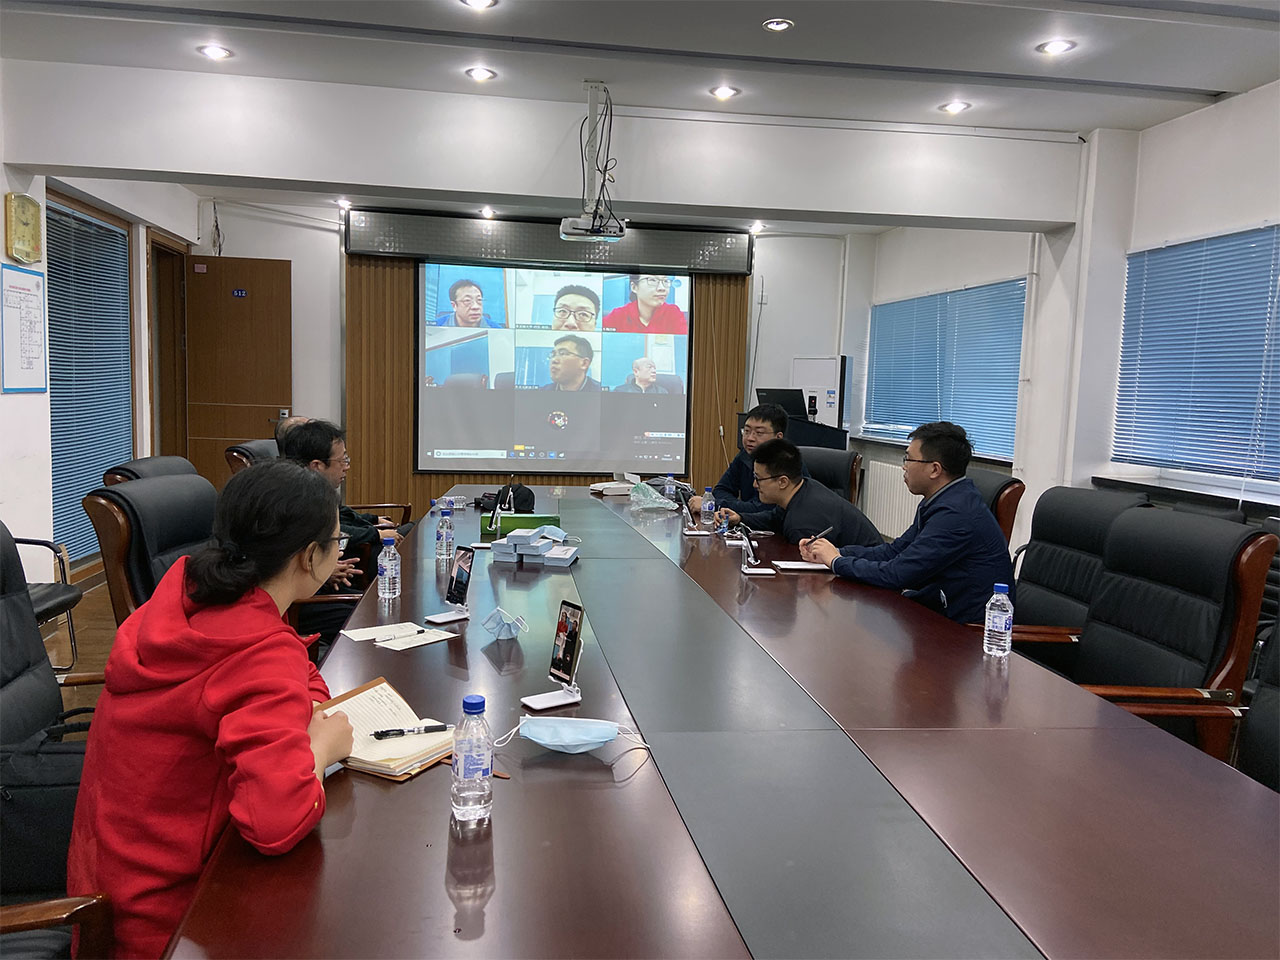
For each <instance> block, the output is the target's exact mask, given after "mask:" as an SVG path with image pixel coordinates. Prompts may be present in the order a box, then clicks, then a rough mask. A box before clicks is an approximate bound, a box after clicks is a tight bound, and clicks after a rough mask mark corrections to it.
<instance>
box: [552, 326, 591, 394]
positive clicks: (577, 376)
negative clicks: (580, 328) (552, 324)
mask: <svg viewBox="0 0 1280 960" xmlns="http://www.w3.org/2000/svg"><path fill="white" fill-rule="evenodd" d="M595 355H596V352H595V350H594V349H592V347H591V342H590V341H589V340H588V339H587V338H586V337H578V336H575V335H574V334H572V333H569V334H565V335H564V336H563V337H560V338H559V339H558V340H556V342H555V348H554V349H553V350H552V351H551V382H550V383H544V384H543V385H542V386H541V387H540V388H539V389H542V390H570V391H577V390H584V391H586V392H588V393H592V392H594V393H599V392H600V381H599V380H593V379H592V378H591V377H589V376H587V371H588V370H590V369H591V361H592V360H593V359H594V358H595Z"/></svg>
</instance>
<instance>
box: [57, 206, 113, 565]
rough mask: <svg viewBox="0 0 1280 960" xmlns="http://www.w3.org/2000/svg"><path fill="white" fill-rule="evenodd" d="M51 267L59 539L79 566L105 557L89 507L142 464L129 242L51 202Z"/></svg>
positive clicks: (82, 216)
mask: <svg viewBox="0 0 1280 960" xmlns="http://www.w3.org/2000/svg"><path fill="white" fill-rule="evenodd" d="M48 265H49V405H50V416H51V430H52V440H53V536H54V539H55V540H56V541H58V542H59V543H62V544H65V545H66V548H67V552H68V553H69V554H70V556H71V559H72V560H78V559H80V558H82V557H86V556H89V555H90V554H93V553H96V552H97V550H98V540H97V537H96V536H95V534H94V532H93V526H92V524H90V523H89V518H88V516H87V515H86V514H85V512H84V508H83V507H82V506H81V504H80V501H81V500H82V499H84V495H85V494H86V493H88V492H89V491H90V490H92V489H94V488H95V487H98V486H101V484H102V474H103V472H104V471H105V470H106V469H107V468H109V467H113V466H115V465H116V464H119V463H124V462H125V461H127V460H131V459H133V410H132V403H131V398H130V392H131V383H132V369H131V363H130V354H129V241H128V237H127V236H126V234H125V232H124V231H123V230H121V229H119V228H118V227H114V226H112V225H110V224H105V223H101V222H99V221H97V220H94V219H92V218H90V217H87V216H85V215H84V214H81V213H78V212H75V211H72V210H68V209H66V208H63V207H60V206H57V205H56V204H53V203H50V204H49V205H48Z"/></svg>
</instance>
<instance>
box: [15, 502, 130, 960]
mask: <svg viewBox="0 0 1280 960" xmlns="http://www.w3.org/2000/svg"><path fill="white" fill-rule="evenodd" d="M61 682H62V683H63V684H65V685H75V684H81V683H101V682H102V674H82V675H67V676H64V677H63V678H62V680H61ZM72 712H73V713H79V712H80V711H72ZM69 716H70V714H67V713H63V710H62V691H61V690H60V689H59V679H58V678H56V677H55V676H54V673H53V667H52V666H51V665H50V663H49V658H48V656H46V655H45V650H44V643H43V642H42V641H41V639H40V628H39V627H38V626H37V625H36V617H35V609H34V608H33V607H32V605H31V599H30V595H29V594H28V592H27V582H26V576H25V574H24V573H23V570H22V560H21V558H20V557H19V556H18V548H17V546H16V545H15V543H14V539H13V537H12V536H11V535H10V533H9V528H8V527H6V526H5V525H4V524H3V523H0V744H3V745H4V746H3V748H2V750H3V754H4V756H5V761H4V764H3V767H2V768H0V778H2V780H3V784H4V786H3V799H2V802H3V809H4V819H3V828H2V829H3V835H4V870H3V871H2V872H0V897H3V902H4V906H2V907H0V954H3V955H4V956H6V957H9V956H12V957H19V956H25V957H56V956H70V949H71V931H70V928H69V925H72V924H79V925H80V954H81V956H90V957H96V956H106V955H107V951H108V950H109V949H110V943H111V908H110V902H109V901H108V900H107V898H106V897H102V896H97V897H67V896H66V888H67V873H66V870H67V847H68V845H69V844H70V841H71V821H72V814H73V813H74V811H75V792H76V790H75V787H76V784H77V783H78V782H79V769H80V767H81V766H82V765H83V762H84V742H83V741H81V742H78V743H73V742H68V743H60V742H57V740H58V739H59V737H60V733H59V729H60V728H59V724H61V723H62V722H63V721H65V720H66V719H68V718H69ZM20 745H21V748H20V749H19V746H20ZM55 753H56V755H57V756H56V763H57V767H58V768H59V769H58V773H59V776H58V777H57V778H51V777H50V776H48V767H49V766H50V765H52V763H53V762H54V759H55V758H53V757H52V755H53V754H55ZM38 757H44V758H46V759H47V761H48V762H47V763H44V764H42V763H40V762H38V761H37V758H38ZM52 780H56V782H51V781H52ZM37 791H38V793H37ZM49 898H53V899H49Z"/></svg>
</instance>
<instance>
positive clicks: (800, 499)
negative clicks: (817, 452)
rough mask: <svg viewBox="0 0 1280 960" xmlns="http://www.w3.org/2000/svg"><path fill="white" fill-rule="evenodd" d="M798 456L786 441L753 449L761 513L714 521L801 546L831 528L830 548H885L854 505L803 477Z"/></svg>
mask: <svg viewBox="0 0 1280 960" xmlns="http://www.w3.org/2000/svg"><path fill="white" fill-rule="evenodd" d="M801 466H802V464H801V460H800V451H799V450H797V449H796V445H795V444H794V443H792V442H791V441H789V440H782V439H775V440H769V441H767V442H765V443H762V444H760V446H758V447H757V448H756V453H755V458H754V463H753V464H752V471H753V472H752V482H753V483H754V484H755V486H756V489H757V490H759V491H760V499H761V500H762V501H763V508H762V509H761V510H759V511H757V512H753V513H742V514H739V513H738V512H737V511H736V510H730V509H728V508H721V509H719V510H717V511H716V517H717V519H724V520H727V521H728V522H729V523H730V524H735V523H738V522H739V521H741V522H742V523H745V524H746V525H747V526H748V527H750V528H751V529H753V530H772V531H774V532H775V533H780V534H782V535H783V536H784V537H786V538H787V542H788V543H799V542H800V541H801V540H803V539H804V538H806V537H813V536H816V535H817V534H819V533H822V532H823V531H825V530H826V529H827V528H828V527H831V528H832V529H831V532H830V533H829V534H828V536H829V537H830V538H831V541H830V542H832V543H836V544H839V545H841V546H844V545H846V544H850V545H860V546H870V545H873V544H879V543H883V542H884V538H883V537H881V536H880V533H879V531H878V530H876V528H875V526H874V524H872V522H871V521H870V520H868V519H867V518H866V517H865V516H864V515H863V513H862V511H861V510H859V509H858V508H857V507H855V506H854V505H853V504H852V503H850V502H849V501H848V500H846V499H844V497H842V496H840V495H839V494H837V493H833V492H832V491H831V490H828V489H827V488H826V487H824V486H823V485H822V484H820V483H819V482H818V481H817V480H814V479H812V478H807V479H806V478H805V477H804V476H803V475H802V473H801Z"/></svg>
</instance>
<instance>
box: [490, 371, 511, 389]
mask: <svg viewBox="0 0 1280 960" xmlns="http://www.w3.org/2000/svg"><path fill="white" fill-rule="evenodd" d="M515 385H516V375H515V374H514V373H512V372H511V371H510V370H508V371H507V372H506V373H495V374H494V375H493V389H495V390H513V389H515Z"/></svg>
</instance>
